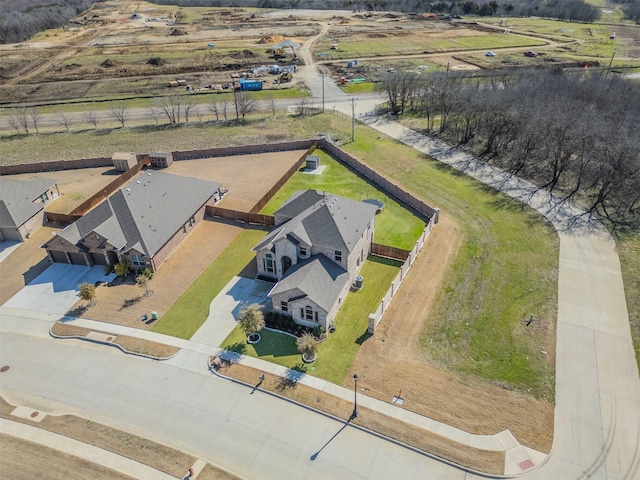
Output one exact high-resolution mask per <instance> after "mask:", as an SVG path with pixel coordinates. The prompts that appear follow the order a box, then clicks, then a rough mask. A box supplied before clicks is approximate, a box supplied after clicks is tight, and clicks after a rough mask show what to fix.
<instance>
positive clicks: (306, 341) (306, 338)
mask: <svg viewBox="0 0 640 480" xmlns="http://www.w3.org/2000/svg"><path fill="white" fill-rule="evenodd" d="M319 344H320V342H319V341H318V339H317V338H316V337H315V335H312V334H311V333H303V334H302V336H301V337H299V338H298V340H296V347H298V351H299V352H300V353H301V354H302V359H303V360H305V361H313V359H314V358H315V356H316V354H317V353H318V345H319Z"/></svg>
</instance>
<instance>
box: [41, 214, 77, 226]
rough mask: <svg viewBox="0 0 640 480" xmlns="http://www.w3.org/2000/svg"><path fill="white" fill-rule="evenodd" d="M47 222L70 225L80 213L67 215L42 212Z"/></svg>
mask: <svg viewBox="0 0 640 480" xmlns="http://www.w3.org/2000/svg"><path fill="white" fill-rule="evenodd" d="M44 215H45V217H46V219H47V221H48V222H53V223H59V224H60V225H70V224H72V223H73V222H75V221H76V220H78V219H79V218H80V217H82V215H71V214H69V215H67V214H66V213H55V212H44Z"/></svg>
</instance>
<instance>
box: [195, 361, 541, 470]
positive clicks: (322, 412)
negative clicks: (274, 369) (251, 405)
mask: <svg viewBox="0 0 640 480" xmlns="http://www.w3.org/2000/svg"><path fill="white" fill-rule="evenodd" d="M207 369H208V370H209V371H210V372H211V373H212V374H213V375H215V376H217V377H218V378H220V379H222V380H228V381H230V382H233V383H237V384H238V385H243V386H245V387H247V388H250V389H252V390H257V391H259V392H262V393H265V394H267V395H271V396H272V397H276V398H279V399H280V400H284V401H286V402H289V403H291V404H293V405H297V406H298V407H302V408H304V409H306V410H309V411H311V412H314V413H316V414H319V415H322V416H324V417H327V418H330V419H332V420H334V421H336V422H339V423H342V424H348V425H350V426H351V427H352V428H356V429H358V430H360V431H362V432H364V433H368V434H369V435H373V436H375V437H378V438H380V439H382V440H386V441H387V442H390V443H393V444H395V445H398V446H399V447H403V448H406V449H407V450H411V451H412V452H415V453H418V454H420V455H423V456H425V457H429V458H431V459H433V460H437V461H439V462H442V463H444V464H446V465H449V466H450V467H453V468H456V469H458V470H460V471H462V472H465V474H466V473H471V474H473V475H477V476H479V477H483V478H496V479H507V478H517V477H519V476H521V475H526V474H529V473H530V472H532V471H533V470H536V469H537V468H538V467H539V465H536V468H535V469H531V470H528V471H527V472H523V473H521V474H518V475H498V474H491V473H484V472H480V471H478V470H474V469H472V468H467V467H463V466H462V465H458V464H457V463H454V462H452V461H451V460H447V459H446V458H442V457H438V456H437V455H434V454H433V453H429V452H425V451H424V450H420V449H419V448H417V447H414V446H412V445H409V444H406V443H403V442H401V441H400V440H396V439H394V438H391V437H387V436H386V435H383V434H382V433H378V432H375V431H373V430H369V429H368V428H365V427H362V426H360V425H356V424H354V423H351V421H350V420H346V421H345V420H344V419H343V418H340V417H336V416H335V415H332V414H330V413H327V412H324V411H322V410H319V409H317V408H315V407H312V406H310V405H306V404H304V403H301V402H298V401H297V400H293V399H292V398H289V397H285V396H283V395H280V394H279V393H276V392H272V391H271V390H266V389H263V388H260V387H258V386H256V385H251V384H250V383H246V382H243V381H242V380H238V379H236V378H233V377H228V376H226V375H222V374H221V373H219V372H217V371H216V370H215V369H214V368H213V366H211V365H209V361H208V360H207ZM383 415H384V414H383ZM548 458H549V456H547V459H548ZM546 461H547V460H545V461H544V462H542V463H541V464H540V465H544V463H546Z"/></svg>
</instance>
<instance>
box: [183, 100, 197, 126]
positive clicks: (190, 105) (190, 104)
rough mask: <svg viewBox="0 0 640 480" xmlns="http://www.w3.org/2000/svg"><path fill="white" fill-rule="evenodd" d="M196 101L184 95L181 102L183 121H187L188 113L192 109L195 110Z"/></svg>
mask: <svg viewBox="0 0 640 480" xmlns="http://www.w3.org/2000/svg"><path fill="white" fill-rule="evenodd" d="M196 105H197V104H196V101H195V100H194V99H193V98H192V97H185V98H184V102H183V110H184V121H185V122H187V123H189V115H190V114H191V112H193V111H194V109H196V110H197V107H196Z"/></svg>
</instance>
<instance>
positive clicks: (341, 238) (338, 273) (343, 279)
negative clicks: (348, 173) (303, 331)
mask: <svg viewBox="0 0 640 480" xmlns="http://www.w3.org/2000/svg"><path fill="white" fill-rule="evenodd" d="M375 216H376V207H375V206H374V205H370V204H367V203H364V202H359V201H356V200H351V199H349V198H345V197H340V196H337V195H327V194H325V193H324V192H318V191H316V190H305V191H297V192H295V193H294V194H293V195H292V196H291V197H290V198H289V199H288V200H287V201H286V202H285V204H284V205H283V206H282V207H281V208H280V209H278V210H277V211H276V212H275V213H274V217H275V224H276V227H275V228H274V229H273V230H272V231H271V232H270V233H269V234H268V235H267V236H266V237H265V238H264V239H263V240H262V241H261V242H260V243H259V244H258V245H256V246H255V247H254V248H253V250H254V251H255V252H256V261H257V267H258V277H260V278H264V279H271V280H276V281H277V282H278V283H276V285H275V286H274V287H273V289H272V290H271V291H270V292H269V297H270V298H271V303H272V307H273V311H274V312H277V313H280V314H285V315H289V316H291V317H292V318H293V320H294V321H295V322H296V323H298V324H300V325H305V326H309V327H316V326H321V327H322V328H324V329H325V330H326V329H327V328H328V327H329V326H330V325H331V324H332V323H333V320H334V318H335V315H336V314H337V312H338V310H339V308H340V306H341V304H342V301H343V300H344V298H345V296H346V294H347V293H348V292H349V289H350V287H351V284H352V283H353V281H354V279H355V277H356V276H357V275H358V272H359V271H360V269H361V268H362V265H363V264H364V260H365V259H366V258H367V256H368V255H369V253H370V251H371V243H372V241H373V232H374V229H375V225H374V223H375Z"/></svg>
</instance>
